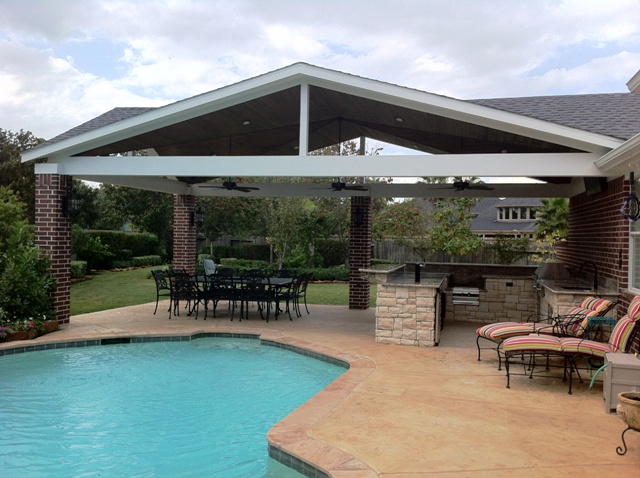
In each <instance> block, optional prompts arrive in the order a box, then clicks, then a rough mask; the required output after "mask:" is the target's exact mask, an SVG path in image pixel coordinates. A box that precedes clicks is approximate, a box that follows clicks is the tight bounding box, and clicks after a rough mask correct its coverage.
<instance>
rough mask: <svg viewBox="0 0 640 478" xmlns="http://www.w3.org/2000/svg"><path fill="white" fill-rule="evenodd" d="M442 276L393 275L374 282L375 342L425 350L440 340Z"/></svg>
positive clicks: (445, 279) (445, 285)
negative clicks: (376, 284)
mask: <svg viewBox="0 0 640 478" xmlns="http://www.w3.org/2000/svg"><path fill="white" fill-rule="evenodd" d="M447 278H448V275H446V274H425V273H422V274H421V275H420V282H416V281H415V277H414V275H413V274H412V275H397V274H394V275H393V276H389V277H387V279H388V280H386V281H384V282H383V281H380V282H379V283H378V294H377V305H376V342H380V343H386V344H396V345H413V346H419V347H429V346H434V345H438V342H439V340H440V327H441V310H442V307H444V306H445V304H443V302H442V295H441V291H443V290H444V289H446V288H447Z"/></svg>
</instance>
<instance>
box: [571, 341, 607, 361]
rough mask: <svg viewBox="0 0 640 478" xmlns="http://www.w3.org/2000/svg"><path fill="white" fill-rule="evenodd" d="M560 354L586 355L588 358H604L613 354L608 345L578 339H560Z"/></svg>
mask: <svg viewBox="0 0 640 478" xmlns="http://www.w3.org/2000/svg"><path fill="white" fill-rule="evenodd" d="M560 341H561V347H562V352H563V353H565V354H571V355H588V356H589V357H599V358H604V356H605V355H606V354H607V353H609V352H613V349H612V347H611V345H610V344H608V343H604V342H596V341H595V340H584V339H581V338H579V337H564V338H562V339H560Z"/></svg>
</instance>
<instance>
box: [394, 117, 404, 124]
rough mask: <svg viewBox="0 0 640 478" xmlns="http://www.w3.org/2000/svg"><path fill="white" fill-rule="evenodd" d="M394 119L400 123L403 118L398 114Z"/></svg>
mask: <svg viewBox="0 0 640 478" xmlns="http://www.w3.org/2000/svg"><path fill="white" fill-rule="evenodd" d="M396 121H397V122H398V123H402V122H403V121H404V120H403V119H402V118H400V116H396Z"/></svg>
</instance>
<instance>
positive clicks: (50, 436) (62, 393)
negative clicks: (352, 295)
mask: <svg viewBox="0 0 640 478" xmlns="http://www.w3.org/2000/svg"><path fill="white" fill-rule="evenodd" d="M344 371H345V369H344V368H343V367H340V366H337V365H332V364H329V363H326V362H322V361H319V360H314V359H313V358H310V357H305V356H303V355H299V354H295V353H291V352H289V351H287V350H282V349H278V348H275V347H267V346H263V345H260V341H258V340H251V339H228V338H198V339H196V340H191V341H183V342H155V343H144V344H135V345H133V344H131V345H129V344H126V345H109V346H104V347H83V348H79V349H56V350H46V351H41V352H38V353H24V354H19V355H12V356H4V357H2V358H0V476H46V477H62V476H65V477H68V476H140V477H161V476H172V477H173V476H198V477H201V476H215V477H224V478H231V477H263V476H264V477H267V476H273V477H275V476H278V477H285V476H291V477H293V476H301V475H299V474H297V473H295V472H293V471H292V470H289V469H288V468H286V467H284V466H283V465H280V464H279V463H277V462H275V461H274V460H271V459H269V458H268V456H267V442H266V433H267V431H268V430H269V429H270V428H271V427H272V426H273V425H274V424H275V423H276V422H277V421H279V420H281V419H282V418H284V417H285V416H286V415H287V414H288V413H290V412H291V411H292V410H294V409H295V408H297V407H298V406H299V405H300V404H302V403H303V402H305V401H306V400H308V399H309V398H311V397H312V396H313V395H315V394H316V393H317V392H318V391H320V390H321V389H323V388H324V387H326V386H327V385H328V384H329V383H331V382H332V381H333V380H335V378H337V377H338V376H339V375H341V374H342V373H343V372H344Z"/></svg>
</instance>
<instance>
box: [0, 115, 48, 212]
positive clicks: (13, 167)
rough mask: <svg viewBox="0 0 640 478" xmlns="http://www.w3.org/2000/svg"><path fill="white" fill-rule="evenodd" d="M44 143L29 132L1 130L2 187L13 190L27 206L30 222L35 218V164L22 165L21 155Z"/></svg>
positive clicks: (0, 172)
mask: <svg viewBox="0 0 640 478" xmlns="http://www.w3.org/2000/svg"><path fill="white" fill-rule="evenodd" d="M43 141H44V140H43V139H42V138H36V137H35V136H34V135H33V134H32V133H31V132H29V131H23V130H20V131H19V132H18V133H12V132H11V131H8V130H4V129H2V128H0V186H6V187H8V188H9V189H11V190H12V191H13V192H14V193H15V195H16V197H17V198H18V199H19V200H20V201H22V202H24V203H25V204H26V206H27V208H26V214H27V218H29V222H33V221H34V218H35V209H36V206H35V204H36V200H35V188H36V182H35V174H34V167H33V163H22V162H21V161H20V155H21V154H22V152H23V151H25V150H27V149H29V148H33V147H34V146H37V145H38V144H40V143H41V142H43Z"/></svg>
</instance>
